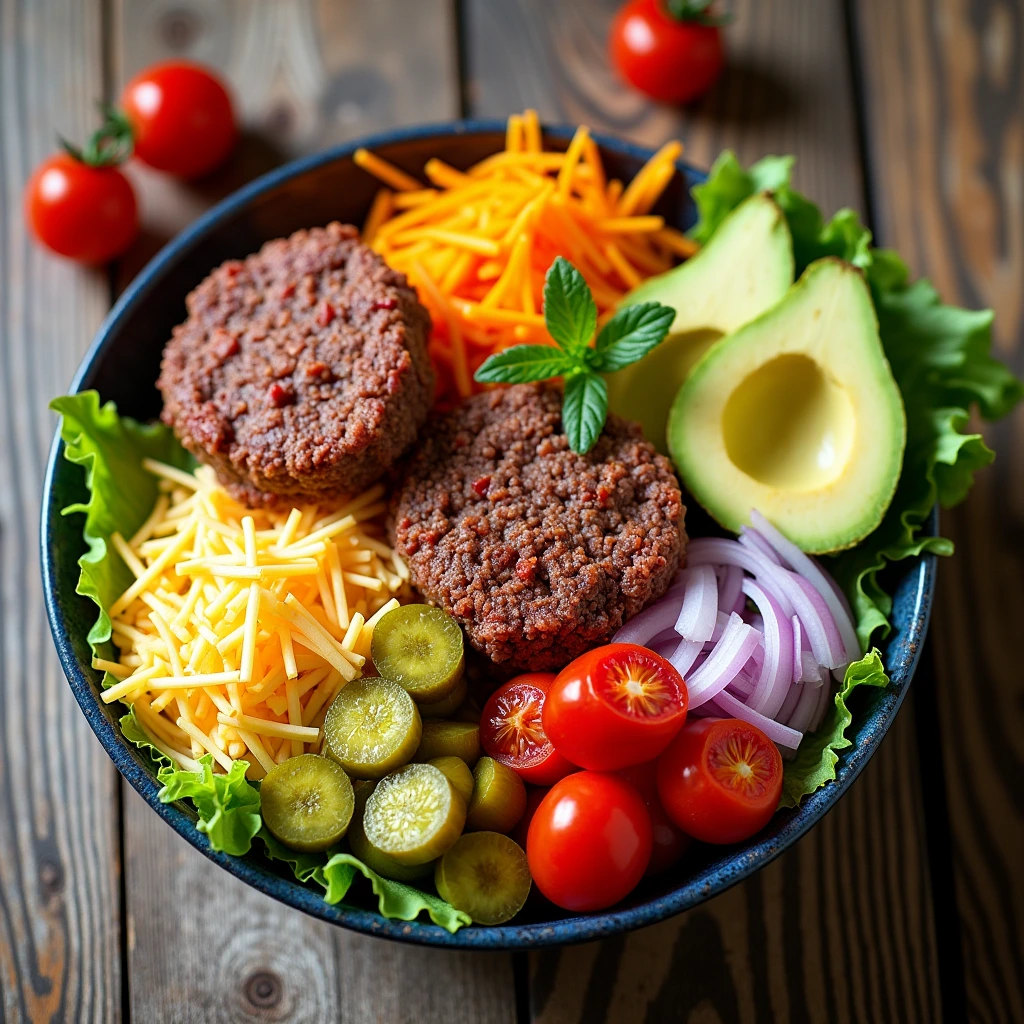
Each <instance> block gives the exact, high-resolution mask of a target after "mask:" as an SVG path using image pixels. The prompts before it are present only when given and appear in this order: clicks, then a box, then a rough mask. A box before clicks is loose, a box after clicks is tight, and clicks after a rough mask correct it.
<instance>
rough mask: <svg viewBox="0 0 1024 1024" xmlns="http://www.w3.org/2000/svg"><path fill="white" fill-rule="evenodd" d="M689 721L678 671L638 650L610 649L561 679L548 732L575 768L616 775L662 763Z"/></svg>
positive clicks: (547, 707)
mask: <svg viewBox="0 0 1024 1024" xmlns="http://www.w3.org/2000/svg"><path fill="white" fill-rule="evenodd" d="M685 720H686V684H685V683H684V682H683V678H682V676H680V674H679V673H678V672H677V671H676V670H675V668H673V666H672V664H671V663H670V662H668V661H666V660H665V659H664V658H662V657H661V656H660V655H658V654H655V653H654V652H653V651H649V650H647V648H646V647H638V646H637V645H636V644H607V645H606V646H604V647H596V648H594V650H592V651H588V652H587V653H586V654H583V655H581V656H580V657H578V658H577V659H576V660H575V661H573V662H571V663H570V664H569V665H567V666H566V667H565V668H564V669H562V671H561V672H559V673H558V676H557V678H556V679H555V681H554V683H552V684H551V689H550V691H549V692H548V696H547V700H546V701H545V702H544V731H545V732H546V733H547V734H548V737H549V739H550V740H551V742H552V743H553V744H554V745H555V749H556V750H557V751H558V752H559V753H561V754H564V755H565V756H566V757H567V758H568V759H569V760H570V761H572V762H573V764H578V765H580V766H581V767H583V768H590V769H592V770H594V771H616V770H617V769H619V768H625V767H627V766H628V765H631V764H643V762H644V761H650V760H652V759H653V758H655V757H657V756H658V755H659V754H660V753H661V752H662V751H663V750H664V749H665V748H666V747H667V746H668V745H669V743H671V742H672V737H673V736H675V734H676V733H677V732H678V731H679V728H680V726H681V725H682V724H683V722H684V721H685Z"/></svg>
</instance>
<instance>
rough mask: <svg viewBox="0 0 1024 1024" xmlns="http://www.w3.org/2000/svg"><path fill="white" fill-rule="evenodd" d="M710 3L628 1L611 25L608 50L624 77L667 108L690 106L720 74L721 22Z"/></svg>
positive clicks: (703, 0) (722, 57) (692, 0)
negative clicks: (675, 104)
mask: <svg viewBox="0 0 1024 1024" xmlns="http://www.w3.org/2000/svg"><path fill="white" fill-rule="evenodd" d="M711 2H712V0H630V2H629V3H627V4H626V5H625V6H624V7H622V8H621V10H620V11H619V13H618V14H617V15H616V16H615V20H614V21H613V22H612V30H611V36H610V37H609V47H610V49H611V57H612V61H613V63H614V64H615V67H616V68H618V70H619V72H620V74H621V75H622V76H623V77H624V78H625V79H626V80H627V81H628V82H629V83H630V84H632V85H634V86H636V88H637V89H639V90H640V91H641V92H645V93H647V95H648V96H651V97H652V98H653V99H656V100H661V101H663V102H665V103H688V102H689V101H690V100H692V99H696V97H698V96H700V94H701V93H703V92H705V91H706V90H707V89H709V88H710V87H711V85H712V83H713V82H714V81H715V79H716V78H718V76H719V75H720V74H721V73H722V68H723V66H724V64H725V51H724V48H723V46H722V31H721V28H720V27H719V25H720V24H721V21H722V19H720V18H716V17H715V16H713V15H711V14H709V13H708V8H709V7H710V6H711Z"/></svg>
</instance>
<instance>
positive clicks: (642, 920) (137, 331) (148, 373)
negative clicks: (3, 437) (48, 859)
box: [42, 122, 935, 949]
mask: <svg viewBox="0 0 1024 1024" xmlns="http://www.w3.org/2000/svg"><path fill="white" fill-rule="evenodd" d="M546 136H547V139H548V141H549V143H550V144H551V145H554V146H560V147H562V148H564V146H565V145H566V144H567V142H568V139H569V138H570V136H571V129H568V128H550V129H547V130H546ZM596 138H597V141H598V143H599V145H600V148H601V152H602V156H603V158H604V160H605V163H606V166H607V169H608V173H609V175H610V176H612V177H617V178H621V179H623V180H626V181H628V180H629V179H630V178H631V177H632V176H633V174H634V173H635V172H636V171H637V169H638V168H639V167H640V166H641V164H642V163H643V162H644V161H645V160H646V159H647V158H648V157H649V156H650V155H651V154H650V152H649V151H648V150H645V149H642V148H640V147H638V146H634V145H631V144H629V143H626V142H623V141H620V140H618V139H614V138H608V137H602V136H600V135H598V136H596ZM503 140H504V126H503V125H501V124H499V123H491V122H459V123H454V124H446V125H440V126H428V127H418V128H412V129H405V130H401V131H393V132H389V133H387V134H383V135H377V136H375V137H373V138H369V139H363V140H359V141H358V142H352V143H349V144H346V145H344V146H340V147H337V148H335V149H331V150H328V151H327V152H324V153H319V154H317V155H315V156H311V157H307V158H305V159H302V160H297V161H295V162H293V163H290V164H287V165H286V166H283V167H281V168H279V169H277V170H275V171H273V172H271V173H269V174H266V175H264V176H263V177H261V178H259V179H257V180H256V181H253V182H252V183H251V184H249V185H247V186H246V187H244V188H242V189H240V190H239V191H237V192H235V193H234V194H232V195H231V196H229V197H228V198H227V199H225V200H224V201H223V202H221V203H219V204H218V205H217V206H215V207H214V208H212V209H211V210H210V211H209V212H208V213H207V214H205V216H203V217H201V218H200V219H199V220H197V221H196V222H195V223H194V224H192V225H191V226H190V227H189V228H188V229H187V230H186V231H184V232H182V233H181V234H180V235H179V236H178V237H177V238H175V239H174V240H173V241H172V242H170V243H169V244H168V245H167V246H165V248H164V249H163V250H162V251H161V252H160V253H159V254H158V255H157V256H156V257H155V258H154V259H153V260H152V261H151V262H150V263H149V264H148V266H146V268H145V269H144V270H143V271H142V273H141V274H139V276H138V277H137V278H135V280H134V281H133V282H132V284H131V285H130V287H129V288H128V289H127V290H126V291H125V292H124V294H123V295H122V296H121V298H120V299H119V300H118V302H117V304H116V305H115V306H114V308H113V310H112V311H111V313H110V315H109V316H108V317H107V319H106V321H105V322H104V323H103V326H102V327H101V328H100V330H99V333H98V334H97V336H96V339H95V341H94V343H93V345H92V347H91V348H90V350H89V352H88V354H87V355H86V357H85V359H84V360H83V362H82V365H81V366H80V368H79V370H78V372H77V374H76V375H75V379H74V382H73V383H72V385H71V390H72V391H81V390H85V389H88V388H95V389H97V390H98V391H99V393H100V396H101V398H102V399H103V400H107V399H113V400H114V401H115V402H117V406H118V409H119V410H120V412H121V413H125V414H128V415H131V416H134V417H136V418H137V419H142V420H148V419H152V418H155V417H156V416H157V415H158V413H159V410H160V395H159V393H158V392H157V390H156V388H155V386H154V385H155V381H156V379H157V375H158V372H159V364H160V354H161V350H162V349H163V346H164V343H165V342H166V341H167V339H168V338H169V337H170V333H171V328H172V327H173V326H174V325H175V324H177V323H179V322H180V321H182V320H183V319H184V317H185V296H186V294H187V293H188V292H189V291H190V290H191V289H192V288H193V287H194V286H195V285H197V284H198V283H199V282H200V281H201V280H202V278H203V277H205V275H206V274H207V273H209V271H210V270H211V269H212V268H213V267H215V266H217V265H218V264H219V263H221V262H222V261H223V260H226V259H229V258H239V257H244V256H246V255H248V254H249V253H252V252H254V251H255V250H256V249H258V248H259V247H260V246H261V245H262V244H263V243H264V242H266V241H267V240H268V239H271V238H277V237H280V236H282V235H287V234H289V233H291V232H292V231H295V230H296V229H298V228H303V227H309V226H311V225H318V224H325V223H327V222H328V221H331V220H341V221H344V222H352V223H355V224H359V223H361V222H362V220H363V218H364V216H365V214H366V212H367V210H368V208H369V204H370V201H371V199H372V197H373V195H374V192H375V190H376V188H377V183H376V182H375V181H374V180H373V179H371V178H370V177H369V176H368V175H367V174H365V173H364V172H363V171H361V170H360V169H359V168H358V167H356V166H355V164H354V163H353V162H352V153H353V151H354V150H355V149H356V147H357V146H358V145H366V146H368V147H370V148H371V149H373V150H374V151H375V152H377V153H379V154H380V155H381V156H383V157H384V158H385V159H387V160H390V161H392V162H393V163H395V164H397V165H398V166H400V167H402V168H404V169H406V170H408V171H411V172H414V173H415V172H418V171H419V170H420V169H421V168H422V167H423V164H424V163H425V162H426V160H427V159H428V158H430V157H434V156H436V157H440V158H441V159H443V160H445V161H447V162H448V163H449V164H452V165H454V166H455V167H459V168H464V167H467V166H469V165H470V164H472V163H474V162H475V161H477V160H479V159H481V158H482V157H484V156H487V155H488V154H490V153H493V152H496V151H497V150H499V149H501V148H502V145H503ZM702 178H703V174H701V172H699V171H697V170H695V169H694V168H692V167H689V166H687V165H685V164H680V165H679V167H678V173H677V175H676V177H675V179H674V181H673V182H672V183H671V185H670V186H669V188H668V189H667V190H666V193H665V195H664V197H663V198H662V200H661V201H660V203H659V205H658V208H657V211H656V212H658V213H662V214H664V215H665V217H666V219H667V221H668V222H669V223H671V224H673V225H675V226H676V227H679V228H682V229H685V228H687V227H689V226H690V225H691V224H692V223H693V220H694V216H695V212H694V207H693V202H692V199H691V197H690V188H691V186H692V185H694V184H696V183H698V182H699V181H700V180H702ZM62 447H63V446H62V444H61V442H60V438H59V436H58V437H55V438H54V442H53V446H52V449H51V451H50V458H49V465H48V467H47V470H46V485H45V494H44V498H43V513H42V572H43V584H44V589H45V596H46V605H47V612H48V615H49V620H50V626H51V629H52V631H53V638H54V642H55V644H56V647H57V652H58V654H59V656H60V660H61V664H62V666H63V668H64V672H65V673H66V675H67V678H68V682H69V683H70V685H71V689H72V691H73V692H74V694H75V697H76V698H77V700H78V703H79V704H80V705H81V708H82V711H83V712H84V714H85V716H86V718H87V719H88V720H89V724H90V725H91V726H92V728H93V731H94V732H95V733H96V735H97V736H98V737H99V740H100V742H101V743H102V744H103V746H104V748H105V749H106V751H107V753H108V754H109V755H110V758H111V760H112V761H113V762H114V764H115V765H117V768H118V770H119V771H120V772H121V774H122V775H123V776H124V777H125V778H126V779H127V780H128V782H129V783H131V785H132V786H133V787H134V788H135V789H136V790H137V791H138V792H139V794H140V795H141V796H142V798H143V799H144V800H145V801H146V803H148V804H149V806H150V807H152V808H153V810H154V811H155V812H156V813H157V814H159V815H160V817H161V818H163V819H164V821H165V822H167V824H168V825H169V826H170V827H171V828H173V829H174V830H175V831H176V832H177V833H178V834H179V835H181V836H182V837H183V838H184V839H186V840H187V841H188V842H189V843H191V844H192V845H193V846H195V847H196V849H198V850H199V851H201V852H202V853H203V854H205V855H206V856H207V857H209V858H210V859H211V860H213V861H215V862H216V863H217V864H219V865H220V866H221V867H222V868H223V869H224V870H225V871H229V872H230V873H231V874H233V875H235V876H236V877H237V878H240V879H242V881H244V882H246V883H247V884H248V885H251V886H253V887H254V888H256V889H258V890H259V891H260V892H263V893H266V894H268V895H270V896H273V897H274V898H275V899H278V900H280V901H281V902H282V903H286V904H288V905H289V906H291V907H295V908H297V909H299V910H303V911H305V912H306V913H308V914H311V915H313V916H314V917H319V918H322V919H323V920H325V921H330V922H333V923H335V924H339V925H342V926H344V927H346V928H352V929H354V930H356V931H360V932H366V933H369V934H373V935H381V936H386V937H388V938H393V939H401V940H406V941H411V942H419V943H424V944H428V945H436V946H447V947H464V948H476V949H485V948H486V949H496V948H504V949H524V948H534V947H538V946H548V945H556V944H561V943H569V942H583V941H589V940H593V939H599V938H602V937H604V936H607V935H614V934H616V933H619V932H624V931H627V930H629V929H633V928H639V927H642V926H644V925H649V924H653V923H655V922H657V921H661V920H663V919H664V918H667V917H671V916H672V915H673V914H678V913H680V912H681V911H683V910H687V909H689V908H691V907H694V906H696V905H697V904H699V903H702V902H704V900H707V899H710V898H711V897H712V896H714V895H715V894H716V893H720V892H722V891H723V890H724V889H726V888H728V887H729V886H731V885H733V884H735V883H736V882H738V881H740V880H741V879H743V878H746V877H747V876H748V875H750V874H752V873H753V872H755V871H757V870H759V869H760V868H762V867H764V865H765V864H767V863H768V862H769V861H771V860H772V859H773V858H775V857H777V856H778V855H779V854H780V853H782V851H783V850H785V849H786V848H787V847H789V846H791V845H792V844H793V843H795V842H796V841H797V840H798V839H799V838H800V837H801V836H802V835H803V834H804V833H805V832H806V831H807V830H808V829H810V828H811V827H812V826H813V825H814V824H815V823H816V822H818V821H820V820H821V818H822V816H823V815H824V814H825V813H826V812H827V811H828V810H829V809H830V808H831V807H833V806H834V805H835V804H836V802H837V801H838V800H839V799H840V797H842V795H843V794H844V793H845V792H846V790H847V789H848V788H849V787H850V785H851V784H852V783H853V781H854V779H855V778H856V777H857V775H858V774H859V772H860V771H861V769H862V768H863V767H864V765H865V764H866V763H867V761H868V759H869V758H870V757H871V755H872V754H873V753H874V752H875V750H876V749H877V747H878V745H879V743H880V742H881V741H882V737H883V736H884V735H885V733H886V730H887V729H888V728H889V726H890V725H891V724H892V721H893V719H894V717H895V715H896V712H897V710H898V709H899V706H900V703H901V701H902V700H903V697H904V695H905V694H906V691H907V687H908V685H909V683H910V679H911V677H912V675H913V673H914V668H915V665H916V663H917V658H918V653H919V652H920V650H921V642H922V640H923V638H924V634H925V631H926V629H927V623H928V614H929V610H930V606H931V599H932V593H933V589H934V584H935V565H934V559H933V558H921V559H917V560H910V561H908V562H905V563H901V567H900V568H901V573H900V575H899V577H898V578H897V579H895V580H894V581H893V586H894V592H895V602H894V607H893V615H892V618H893V623H894V627H895V628H894V630H893V632H892V634H891V636H890V637H889V639H888V641H887V643H886V645H885V651H884V656H885V662H886V666H887V669H888V672H889V675H890V677H891V680H892V683H891V685H890V686H889V687H887V688H886V689H884V690H874V691H872V692H871V693H870V694H865V695H858V696H857V699H856V700H855V704H854V708H855V716H854V721H853V725H852V726H851V727H850V730H849V732H848V735H849V738H850V739H851V741H852V744H851V746H850V747H848V748H847V749H846V750H844V751H842V752H841V753H840V755H839V762H838V764H837V765H836V780H835V781H834V782H832V783H830V784H828V785H826V786H825V787H823V788H822V789H819V790H818V791H817V792H816V793H814V794H813V795H812V796H810V797H808V798H807V799H806V800H805V801H804V802H803V804H802V805H801V806H800V808H799V809H798V810H787V811H783V812H780V813H778V814H777V815H776V816H775V817H774V818H773V819H772V821H771V823H770V824H769V826H768V827H767V828H766V829H765V830H764V831H763V832H761V833H760V834H759V835H757V836H755V837H754V838H753V839H751V840H750V841H749V842H747V843H743V844H741V845H738V846H730V847H723V848H711V847H703V848H700V849H698V850H695V851H694V852H693V853H692V854H691V855H690V856H689V857H688V858H687V859H685V860H684V861H683V863H682V864H680V865H679V866H678V867H677V868H676V869H674V870H672V871H670V872H668V873H666V874H664V875H662V876H660V877H657V878H654V879H645V880H644V882H643V883H642V884H641V885H640V886H639V887H638V888H637V889H636V890H635V891H634V892H633V893H632V894H631V896H630V897H629V898H628V899H627V900H625V901H624V902H622V903H620V904H618V905H617V906H615V907H613V908H611V909H609V910H607V911H605V912H604V913H600V914H583V915H567V914H565V913H564V912H562V911H560V910H559V909H558V908H557V907H554V906H552V905H551V904H548V903H546V902H545V901H543V900H541V899H536V900H533V899H532V900H531V903H530V904H528V906H527V908H526V910H525V911H524V912H523V913H522V914H521V915H520V916H519V918H517V919H516V920H515V921H513V922H512V923H510V924H507V925H504V926H501V927H495V928H485V927H467V928H463V929H462V930H460V931H459V932H457V933H456V934H454V935H452V934H449V933H448V932H447V931H445V930H443V929H442V928H439V927H437V926H435V925H433V924H431V923H429V922H425V921H413V922H405V921H393V920H388V919H385V918H383V917H381V916H380V914H378V913H377V912H376V910H375V909H374V904H373V903H372V902H371V901H370V900H369V899H367V898H366V897H367V894H368V890H369V887H368V886H365V885H363V884H361V883H357V884H356V885H355V886H354V887H353V893H351V894H350V897H351V898H352V899H353V900H354V902H352V903H349V902H345V903H341V904H338V905H336V906H330V905H328V904H327V903H325V902H324V901H323V899H322V898H321V894H320V892H319V891H317V890H314V889H313V888H307V887H306V886H304V885H301V884H300V883H299V882H297V881H296V880H295V879H294V877H292V876H291V875H290V874H285V873H282V872H281V871H280V870H279V869H278V868H277V867H276V866H274V865H272V864H271V863H270V862H268V861H265V860H264V859H262V857H261V856H259V855H257V854H256V853H255V852H254V853H252V854H250V855H249V856H247V857H244V858H235V857H229V856H225V855H223V854H219V853H215V852H213V851H211V850H210V848H209V846H208V844H207V841H206V837H205V836H204V835H202V834H201V833H200V832H198V831H196V828H195V815H194V813H192V812H191V810H190V809H189V808H188V807H186V806H183V805H179V804H162V803H161V802H160V801H159V800H158V799H157V792H158V790H159V785H158V784H157V782H156V780H155V777H154V772H153V769H152V766H151V764H150V763H149V762H148V760H147V758H146V757H145V756H144V755H143V754H141V753H140V752H139V751H138V750H137V749H136V748H135V747H134V746H133V745H132V744H130V743H128V742H127V741H126V740H125V739H124V737H123V736H122V735H121V732H120V730H119V728H118V724H117V718H118V716H119V715H120V714H121V713H123V709H122V708H121V707H120V706H119V705H115V706H109V705H104V704H103V703H102V702H101V701H100V700H99V698H98V684H99V673H97V672H96V671H94V670H93V669H92V668H91V665H90V652H89V647H88V644H87V642H86V636H87V634H88V632H89V628H90V626H91V625H92V623H93V621H94V619H95V617H96V610H95V606H94V605H93V604H92V603H91V602H89V601H87V600H86V599H85V598H82V597H80V596H78V595H77V594H76V593H75V585H76V583H77V580H78V565H77V561H78V558H79V557H80V556H81V554H82V553H83V551H84V543H83V540H82V534H81V526H82V521H81V517H79V516H71V517H62V516H61V515H60V510H61V509H62V508H63V507H65V506H66V505H68V504H70V503H72V502H75V501H79V500H83V498H84V496H85V483H84V477H83V472H82V470H81V468H80V467H78V466H74V465H71V464H70V463H68V462H67V461H66V460H65V459H64V458H63V457H62Z"/></svg>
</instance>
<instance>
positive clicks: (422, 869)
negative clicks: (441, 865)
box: [345, 781, 434, 882]
mask: <svg viewBox="0 0 1024 1024" xmlns="http://www.w3.org/2000/svg"><path fill="white" fill-rule="evenodd" d="M376 785H377V783H376V782H374V781H367V782H358V783H356V809H355V813H354V814H353V815H352V824H350V825H349V827H348V832H347V834H346V836H345V838H346V839H347V840H348V845H349V849H350V850H351V851H352V853H353V854H354V855H355V856H356V857H358V858H359V859H360V860H361V861H362V862H363V863H364V864H365V865H366V866H367V867H368V868H369V869H370V870H371V871H376V872H377V874H378V875H380V876H381V877H383V878H390V879H391V880H392V881H394V882H415V881H417V879H420V878H426V877H427V876H428V875H430V874H433V871H434V862H433V861H428V862H427V863H426V864H415V865H408V864H399V863H398V861H397V860H394V859H392V858H391V857H389V856H388V855H387V854H386V853H384V852H383V851H381V850H378V849H377V847H376V846H374V845H373V843H371V842H370V840H369V839H367V838H366V831H365V830H364V829H363V812H364V810H365V808H366V801H367V800H368V799H369V796H370V794H371V793H372V792H373V790H374V787H375V786H376Z"/></svg>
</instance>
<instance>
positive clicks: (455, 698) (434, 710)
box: [416, 676, 480, 722]
mask: <svg viewBox="0 0 1024 1024" xmlns="http://www.w3.org/2000/svg"><path fill="white" fill-rule="evenodd" d="M466 690H467V684H466V677H465V676H463V677H462V678H461V679H460V680H459V681H458V682H457V683H456V684H455V689H453V690H452V692H451V693H449V694H448V696H447V697H442V698H441V699H440V700H435V701H431V702H430V703H429V704H424V703H423V702H422V701H419V702H417V705H416V706H417V707H418V708H419V709H420V716H421V717H422V718H450V717H451V716H452V715H453V714H454V713H455V712H456V711H458V710H459V709H460V708H461V707H462V703H463V701H464V700H465V699H466ZM473 721H476V722H479V721H480V715H479V714H477V716H476V718H475V719H473Z"/></svg>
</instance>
